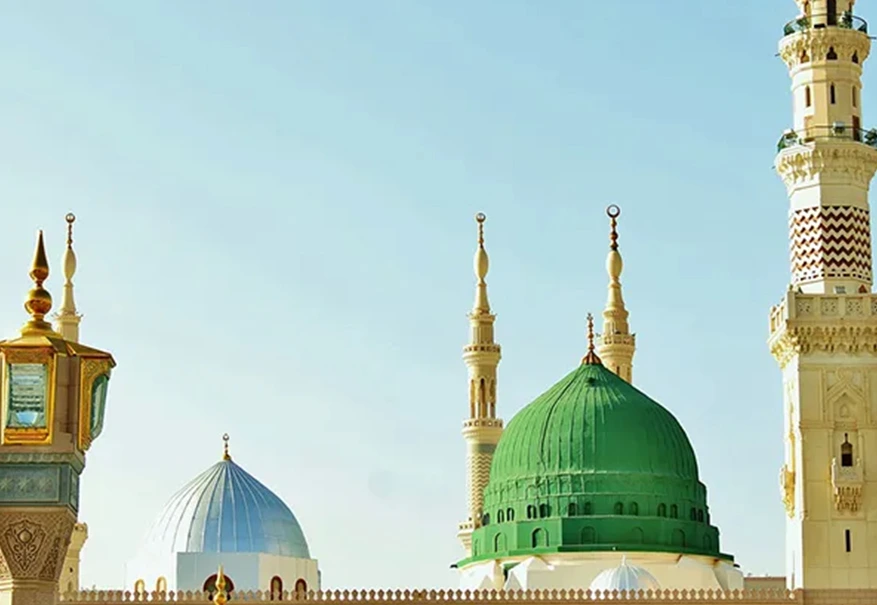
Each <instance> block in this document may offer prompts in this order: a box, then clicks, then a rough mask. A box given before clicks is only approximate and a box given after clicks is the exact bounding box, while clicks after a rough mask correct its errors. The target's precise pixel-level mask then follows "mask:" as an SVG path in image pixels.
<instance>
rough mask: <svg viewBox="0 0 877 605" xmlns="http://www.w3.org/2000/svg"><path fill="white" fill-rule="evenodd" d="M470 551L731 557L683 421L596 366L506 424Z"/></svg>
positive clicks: (483, 554)
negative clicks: (712, 522)
mask: <svg viewBox="0 0 877 605" xmlns="http://www.w3.org/2000/svg"><path fill="white" fill-rule="evenodd" d="M472 544H473V546H472V558H473V559H484V558H496V557H503V556H519V555H535V554H544V553H552V552H554V553H556V552H582V551H586V552H594V551H616V550H617V551H619V552H625V551H627V552H632V551H652V552H672V553H691V554H703V555H707V556H713V557H721V558H725V559H730V558H731V557H728V556H727V555H722V554H721V552H720V550H719V531H718V529H717V528H716V527H714V526H712V525H710V519H709V511H708V508H707V500H706V487H705V486H704V485H703V484H702V483H701V482H700V481H699V479H698V471H697V459H696V458H695V455H694V450H693V448H692V447H691V443H690V442H689V440H688V437H687V436H686V434H685V431H684V430H683V429H682V426H681V425H680V424H679V422H678V421H677V420H676V418H674V417H673V415H672V414H671V413H670V412H669V411H667V410H666V409H665V408H664V407H662V406H661V405H660V404H658V403H657V402H655V401H654V400H652V399H650V398H649V397H648V396H647V395H645V394H644V393H642V392H641V391H639V390H638V389H636V388H635V387H633V386H632V385H631V384H629V383H628V382H626V381H625V380H623V379H621V378H619V377H618V376H616V375H615V374H614V373H613V372H611V371H610V370H608V369H607V368H605V367H603V366H602V365H600V363H599V361H597V362H596V363H586V364H582V365H580V366H579V367H578V368H576V369H575V370H573V371H572V372H571V373H570V374H568V375H567V376H566V377H564V378H563V379H562V380H561V381H560V382H558V383H557V384H555V385H554V386H553V387H551V388H550V389H549V390H548V391H547V392H545V393H544V394H543V395H541V396H540V397H538V398H537V399H536V400H535V401H533V402H532V403H531V404H530V405H528V406H527V407H525V408H524V409H523V410H521V411H520V412H519V413H518V414H517V415H516V416H515V417H514V418H513V419H512V421H511V422H510V423H509V425H508V428H506V430H505V432H504V433H503V435H502V437H501V438H500V440H499V444H498V445H497V447H496V451H495V452H494V456H493V461H492V464H491V468H490V479H489V482H488V485H487V487H486V488H485V490H484V508H483V518H482V527H481V528H478V529H476V530H475V532H474V534H473V541H472Z"/></svg>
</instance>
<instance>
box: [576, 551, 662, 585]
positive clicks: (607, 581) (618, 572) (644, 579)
mask: <svg viewBox="0 0 877 605" xmlns="http://www.w3.org/2000/svg"><path fill="white" fill-rule="evenodd" d="M588 588H590V589H591V590H599V591H601V592H604V591H609V592H611V591H613V590H619V591H620V590H660V589H661V585H660V584H658V581H657V580H656V579H655V576H653V575H652V574H650V573H649V572H647V571H646V570H645V569H643V568H642V567H637V566H636V565H630V564H629V563H628V562H627V557H623V558H622V559H621V565H619V566H618V567H613V568H611V569H605V570H603V571H601V572H600V574H599V575H598V576H597V577H596V578H594V581H593V582H591V585H590V586H589V587H588Z"/></svg>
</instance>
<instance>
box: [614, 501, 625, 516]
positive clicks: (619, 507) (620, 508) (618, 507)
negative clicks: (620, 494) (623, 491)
mask: <svg viewBox="0 0 877 605" xmlns="http://www.w3.org/2000/svg"><path fill="white" fill-rule="evenodd" d="M614 512H615V514H616V515H623V514H624V504H623V503H621V502H616V503H615V511H614Z"/></svg>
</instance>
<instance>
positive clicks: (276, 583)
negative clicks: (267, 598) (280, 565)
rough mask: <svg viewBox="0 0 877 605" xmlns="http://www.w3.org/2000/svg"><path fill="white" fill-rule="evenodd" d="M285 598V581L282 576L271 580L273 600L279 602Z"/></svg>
mask: <svg viewBox="0 0 877 605" xmlns="http://www.w3.org/2000/svg"><path fill="white" fill-rule="evenodd" d="M282 598H283V580H281V579H280V576H274V577H273V578H271V600H272V601H279V600H281V599H282Z"/></svg>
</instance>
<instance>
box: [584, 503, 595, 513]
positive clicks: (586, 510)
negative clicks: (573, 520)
mask: <svg viewBox="0 0 877 605" xmlns="http://www.w3.org/2000/svg"><path fill="white" fill-rule="evenodd" d="M582 514H585V515H591V514H593V509H592V508H591V503H590V502H585V507H584V510H583V511H582Z"/></svg>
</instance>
